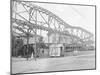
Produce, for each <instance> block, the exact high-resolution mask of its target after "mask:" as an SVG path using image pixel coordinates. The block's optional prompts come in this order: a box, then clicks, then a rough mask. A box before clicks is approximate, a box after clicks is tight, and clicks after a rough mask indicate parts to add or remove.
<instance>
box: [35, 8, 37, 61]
mask: <svg viewBox="0 0 100 75" xmlns="http://www.w3.org/2000/svg"><path fill="white" fill-rule="evenodd" d="M35 12H36V13H35V24H36V25H37V10H35ZM36 34H37V29H35V60H36V56H37V50H36V49H37V47H36V40H37V38H36Z"/></svg>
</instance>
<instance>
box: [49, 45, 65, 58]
mask: <svg viewBox="0 0 100 75" xmlns="http://www.w3.org/2000/svg"><path fill="white" fill-rule="evenodd" d="M49 56H64V46H63V44H51V45H50V46H49Z"/></svg>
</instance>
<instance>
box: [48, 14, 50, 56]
mask: <svg viewBox="0 0 100 75" xmlns="http://www.w3.org/2000/svg"><path fill="white" fill-rule="evenodd" d="M49 21H50V15H48V28H50V24H49ZM49 43H50V38H49V31H48V46H49ZM49 51H50V48H49V49H48V56H49Z"/></svg>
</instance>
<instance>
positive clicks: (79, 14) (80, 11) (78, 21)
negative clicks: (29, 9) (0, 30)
mask: <svg viewBox="0 0 100 75" xmlns="http://www.w3.org/2000/svg"><path fill="white" fill-rule="evenodd" d="M34 4H36V5H38V6H40V7H43V8H45V9H47V10H49V11H51V12H52V13H54V14H56V15H57V16H59V17H60V18H61V19H62V20H64V21H65V22H66V23H68V24H70V25H71V26H79V27H82V28H84V29H86V30H88V31H89V32H91V33H93V34H95V7H91V6H79V5H62V4H47V3H34Z"/></svg>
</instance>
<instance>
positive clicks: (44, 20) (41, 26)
mask: <svg viewBox="0 0 100 75" xmlns="http://www.w3.org/2000/svg"><path fill="white" fill-rule="evenodd" d="M11 21H12V31H13V30H14V29H17V30H19V31H20V32H21V33H17V34H19V35H20V36H23V37H24V36H25V35H24V34H27V35H29V36H30V37H33V36H40V35H39V34H37V31H38V30H44V31H47V32H55V33H58V34H61V35H66V36H70V37H72V39H74V38H75V39H77V40H78V41H80V42H81V43H82V45H83V44H84V45H87V44H88V45H89V44H92V43H93V34H92V33H90V32H89V31H87V30H85V29H83V28H81V27H74V26H71V25H69V24H68V23H66V22H65V21H63V20H62V19H61V18H60V17H58V16H57V15H55V14H53V13H52V12H50V11H49V10H47V9H44V8H42V7H40V6H37V5H35V4H34V3H32V2H25V1H16V0H14V1H12V18H11ZM13 32H14V31H13ZM15 33H16V32H15Z"/></svg>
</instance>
